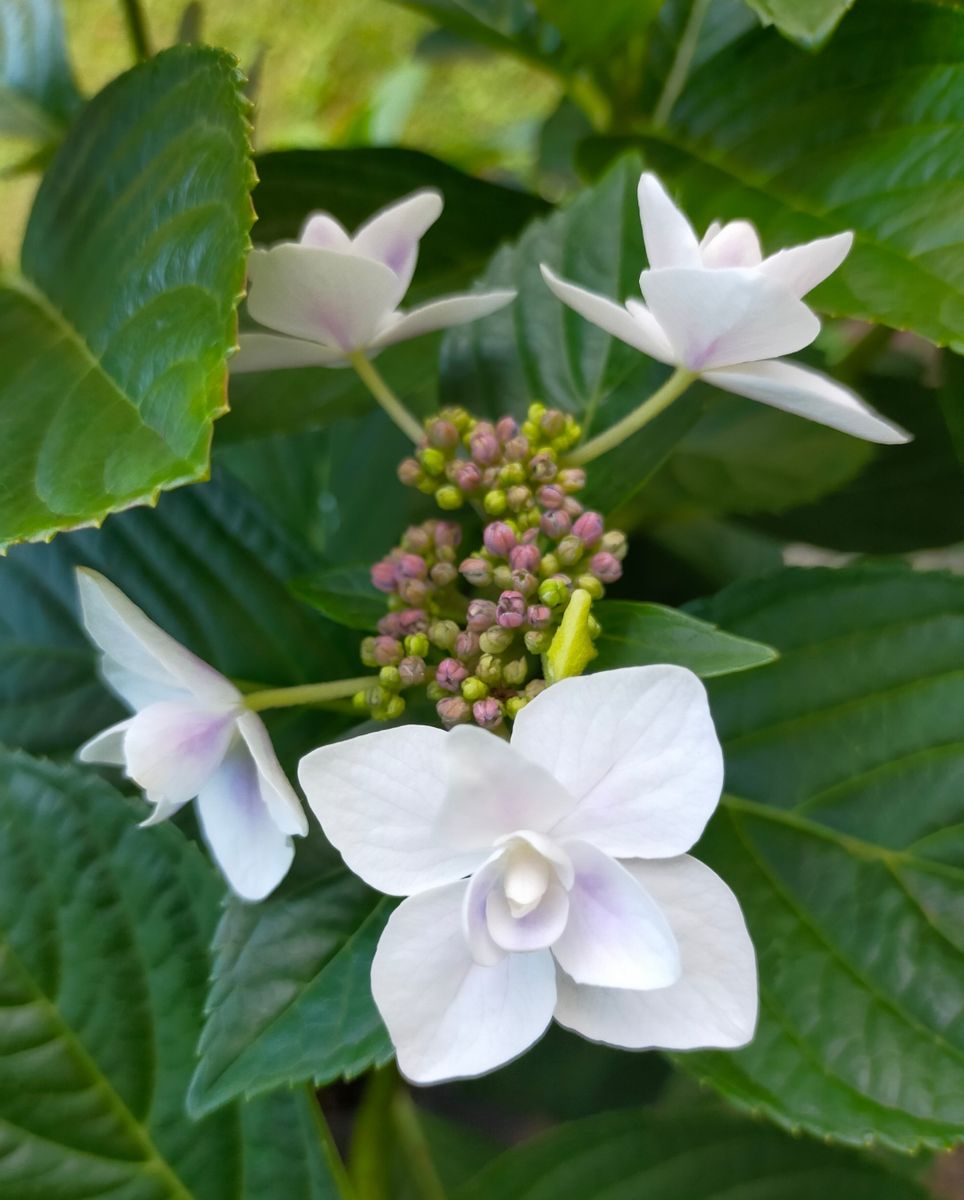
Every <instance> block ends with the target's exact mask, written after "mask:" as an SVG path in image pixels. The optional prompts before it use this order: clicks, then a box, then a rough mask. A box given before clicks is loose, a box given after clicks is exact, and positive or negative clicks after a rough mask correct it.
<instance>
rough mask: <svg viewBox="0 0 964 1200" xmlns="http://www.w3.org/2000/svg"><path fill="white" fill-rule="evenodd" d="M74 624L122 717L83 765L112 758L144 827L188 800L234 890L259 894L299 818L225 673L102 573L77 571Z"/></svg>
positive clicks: (278, 870) (284, 868)
mask: <svg viewBox="0 0 964 1200" xmlns="http://www.w3.org/2000/svg"><path fill="white" fill-rule="evenodd" d="M77 583H78V587H79V590H80V604H81V612H82V615H83V621H84V627H85V628H86V630H87V634H88V636H89V637H90V639H91V641H92V642H93V643H94V644H95V645H96V646H97V647H98V648H99V649H100V651H101V653H102V657H101V660H100V667H101V673H102V675H103V677H104V680H105V681H106V683H107V684H108V686H109V687H110V688H111V689H112V690H113V691H114V692H116V693H117V695H118V696H120V698H121V699H122V700H123V701H124V703H125V704H126V705H127V706H128V707H129V708H130V709H132V710H133V712H134V714H135V715H134V716H133V717H129V718H128V719H127V720H125V721H121V722H119V723H118V724H117V725H112V726H110V728H108V729H105V730H104V731H103V732H102V733H99V734H97V736H96V737H93V738H91V739H90V741H89V742H87V743H85V744H84V745H83V746H81V748H80V750H79V751H78V757H79V758H80V759H81V760H82V761H84V762H97V763H108V764H111V765H113V766H119V767H123V768H124V769H125V770H126V772H127V774H128V776H129V777H130V778H131V779H133V780H134V782H135V783H136V784H138V786H139V787H141V788H143V790H144V793H145V795H146V797H147V800H148V801H149V802H150V803H151V804H153V805H154V811H153V812H152V813H151V815H150V816H149V817H148V818H147V820H146V821H144V822H143V824H144V825H156V824H158V822H160V821H165V820H167V818H168V817H170V816H173V815H174V813H176V812H177V811H178V809H179V808H181V807H183V805H185V804H187V803H188V802H189V801H190V800H193V799H195V798H197V801H198V816H199V818H200V823H201V829H202V831H203V833H204V837H205V840H206V841H207V844H208V846H209V847H210V849H211V853H212V854H213V855H214V858H215V859H216V861H217V863H218V865H219V866H220V868H221V870H222V871H223V872H224V875H225V877H226V879H227V881H228V883H229V884H230V885H231V887H232V888H233V889H234V891H235V892H237V894H238V895H239V896H241V897H242V898H243V899H245V900H261V899H263V897H265V896H267V895H268V893H269V892H271V891H273V890H274V888H276V887H277V885H278V884H279V883H280V882H281V880H282V879H283V878H284V877H285V875H286V874H287V872H288V868H289V867H290V866H291V860H292V858H293V857H294V848H293V845H292V841H291V837H292V835H293V834H298V835H300V836H304V835H305V834H306V833H307V832H308V823H307V820H306V819H305V814H304V812H303V810H302V807H301V803H300V801H299V800H298V797H297V795H296V794H295V791H294V789H293V788H292V786H291V784H290V783H289V782H288V780H287V778H286V777H285V774H284V772H283V771H282V769H281V766H280V765H279V763H278V759H277V757H276V756H275V752H274V749H273V747H272V745H271V739H270V738H269V737H268V731H267V729H265V727H264V723H263V722H262V721H261V719H260V717H258V716H257V715H256V714H255V713H253V712H250V711H249V710H247V709H246V708H245V707H244V700H243V697H242V695H241V693H240V692H239V691H238V689H237V688H236V687H235V686H234V684H233V683H231V681H230V680H228V679H225V677H224V676H223V675H221V674H219V673H218V672H217V671H215V670H214V668H213V667H209V666H208V664H207V663H206V662H204V661H202V660H201V659H200V658H198V657H197V655H195V654H192V653H191V651H190V650H188V649H186V647H184V646H182V645H181V644H180V642H177V641H175V640H174V638H172V637H171V636H170V635H169V634H167V633H165V632H164V630H163V629H160V628H159V627H158V626H157V625H155V624H154V622H153V621H151V620H150V619H149V618H148V617H147V616H146V615H145V614H144V613H143V612H142V611H141V610H140V609H139V608H138V607H137V605H136V604H134V603H132V602H131V601H130V600H128V598H127V597H126V596H125V595H124V593H123V592H122V591H121V590H120V589H119V588H117V587H115V586H114V584H112V583H111V582H110V581H109V580H108V579H105V578H104V576H103V575H99V574H98V573H97V572H96V571H91V570H88V569H86V568H81V569H80V570H78V572H77Z"/></svg>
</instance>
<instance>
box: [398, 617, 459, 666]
mask: <svg viewBox="0 0 964 1200" xmlns="http://www.w3.org/2000/svg"><path fill="white" fill-rule="evenodd" d="M451 624H453V625H454V624H455V622H454V621H452V622H451ZM457 631H458V627H456V632H457ZM404 646H405V653H406V654H411V655H414V656H415V657H416V658H424V657H425V655H426V654H428V652H429V640H428V638H427V637H426V636H425V634H424V633H410V634H409V635H408V637H407V638H406V639H405V642H404Z"/></svg>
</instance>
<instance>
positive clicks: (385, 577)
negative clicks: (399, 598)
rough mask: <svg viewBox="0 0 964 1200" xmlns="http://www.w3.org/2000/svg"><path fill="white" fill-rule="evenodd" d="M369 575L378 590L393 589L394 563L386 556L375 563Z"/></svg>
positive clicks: (394, 577)
mask: <svg viewBox="0 0 964 1200" xmlns="http://www.w3.org/2000/svg"><path fill="white" fill-rule="evenodd" d="M371 576H372V584H373V585H374V586H375V587H377V588H378V590H379V591H380V592H394V591H395V580H396V575H395V563H393V562H390V561H389V560H388V559H387V558H383V559H382V561H381V562H377V563H375V565H374V566H373V567H372V570H371Z"/></svg>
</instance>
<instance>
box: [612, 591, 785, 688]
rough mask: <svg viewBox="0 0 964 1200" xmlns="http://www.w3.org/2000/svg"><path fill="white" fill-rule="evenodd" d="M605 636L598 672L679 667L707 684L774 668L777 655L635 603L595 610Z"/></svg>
mask: <svg viewBox="0 0 964 1200" xmlns="http://www.w3.org/2000/svg"><path fill="white" fill-rule="evenodd" d="M593 615H594V616H595V617H597V618H598V620H599V623H600V625H601V626H602V632H601V633H600V635H599V637H598V638H597V639H596V649H597V650H598V651H599V653H598V656H597V657H596V658H594V659H593V661H592V664H591V667H590V669H591V670H593V671H611V670H613V669H614V668H616V667H640V666H646V665H647V664H649V663H675V664H676V665H677V666H680V667H689V669H690V670H691V671H695V672H696V674H697V675H700V676H702V677H703V678H704V679H707V678H710V677H711V676H713V675H729V674H731V673H732V672H733V671H746V670H748V669H749V668H750V667H758V666H761V665H762V664H763V663H769V662H772V661H773V660H774V659H775V658H776V651H775V650H773V649H771V647H769V646H764V645H763V644H762V643H760V642H754V641H750V640H749V639H747V638H741V637H735V636H734V635H733V634H731V633H725V632H724V631H723V630H721V629H718V628H717V627H716V626H715V625H710V624H708V623H707V622H706V621H701V620H699V619H698V618H697V617H691V616H689V614H687V613H682V612H678V611H677V610H676V609H674V608H665V607H664V606H663V605H662V604H645V603H640V602H638V601H635V600H603V601H601V602H600V603H598V604H594V605H593Z"/></svg>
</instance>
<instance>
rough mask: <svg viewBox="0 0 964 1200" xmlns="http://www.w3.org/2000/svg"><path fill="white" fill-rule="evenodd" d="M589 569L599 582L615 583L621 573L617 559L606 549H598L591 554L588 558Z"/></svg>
mask: <svg viewBox="0 0 964 1200" xmlns="http://www.w3.org/2000/svg"><path fill="white" fill-rule="evenodd" d="M589 570H590V571H591V572H592V573H593V575H595V576H596V578H597V579H598V580H599V582H600V583H615V582H616V580H617V579H618V578H619V577H620V576H621V575H622V573H623V568H622V565H621V564H620V561H619V559H618V558H617V557H616V556H615V554H610V553H609V551H608V550H600V551H599V553H598V554H594V555H593V556H592V558H591V559H590V560H589Z"/></svg>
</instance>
